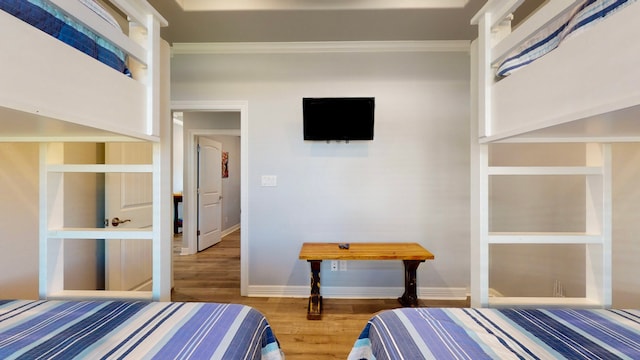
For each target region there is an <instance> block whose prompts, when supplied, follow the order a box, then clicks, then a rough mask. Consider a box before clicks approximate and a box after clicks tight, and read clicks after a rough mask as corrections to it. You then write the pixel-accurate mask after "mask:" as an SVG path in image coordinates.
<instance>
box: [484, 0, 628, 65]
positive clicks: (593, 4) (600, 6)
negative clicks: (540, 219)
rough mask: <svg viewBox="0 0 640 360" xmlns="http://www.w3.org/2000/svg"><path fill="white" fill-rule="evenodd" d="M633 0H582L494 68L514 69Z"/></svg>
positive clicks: (542, 54) (543, 53) (544, 53)
mask: <svg viewBox="0 0 640 360" xmlns="http://www.w3.org/2000/svg"><path fill="white" fill-rule="evenodd" d="M635 1H636V0H585V1H582V2H580V3H578V5H576V7H574V8H573V9H570V11H568V12H566V13H565V14H563V15H562V16H560V17H559V18H558V19H557V20H556V21H554V22H552V23H551V24H549V26H548V27H547V28H544V29H540V30H538V31H537V32H536V33H535V34H533V35H532V36H531V38H530V39H528V40H527V41H525V42H524V43H523V44H521V46H519V47H518V48H516V49H515V50H514V51H512V52H511V53H510V54H509V55H508V56H507V57H506V58H505V60H503V61H502V62H501V63H500V65H499V66H498V68H497V70H496V74H497V75H498V76H507V75H510V74H512V73H513V72H514V71H516V70H518V69H521V68H522V67H524V66H526V65H528V64H530V63H532V62H533V61H535V60H537V59H539V58H541V57H542V56H544V55H546V54H548V53H549V52H551V51H552V50H554V49H556V48H557V47H558V46H560V44H561V43H562V42H563V41H564V40H566V39H567V38H568V37H569V36H570V35H573V34H575V33H576V32H577V31H578V30H582V29H585V28H586V27H588V26H590V25H593V24H596V23H597V22H599V21H600V20H602V19H604V18H606V17H607V16H609V15H611V14H613V13H615V12H617V11H619V10H622V9H623V8H624V7H626V6H627V5H629V4H631V3H633V2H635Z"/></svg>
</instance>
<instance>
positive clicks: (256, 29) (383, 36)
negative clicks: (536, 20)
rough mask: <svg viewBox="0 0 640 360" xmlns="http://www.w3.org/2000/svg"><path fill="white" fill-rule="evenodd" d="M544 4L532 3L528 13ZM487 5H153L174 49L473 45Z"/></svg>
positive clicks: (379, 0) (288, 0)
mask: <svg viewBox="0 0 640 360" xmlns="http://www.w3.org/2000/svg"><path fill="white" fill-rule="evenodd" d="M542 1H543V0H527V2H525V5H524V6H523V7H521V8H522V9H523V10H522V12H525V11H526V9H528V8H530V7H531V6H537V5H535V4H536V3H537V4H539V3H541V2H542ZM484 2H485V1H484V0H149V3H151V5H153V6H154V7H155V8H156V9H157V10H158V11H159V12H160V13H161V14H162V15H163V16H164V17H165V18H166V19H167V20H168V22H169V27H167V28H163V29H162V37H163V38H164V39H165V40H167V41H168V42H169V43H193V42H196V43H201V42H303V41H393V40H471V39H474V38H475V37H476V33H477V31H476V28H475V26H471V25H470V24H469V20H470V19H471V17H472V16H473V15H474V14H475V13H476V12H477V11H478V10H479V9H480V8H481V7H482V5H483V4H484ZM529 4H533V5H529ZM185 9H186V10H185ZM517 18H518V15H517V14H516V19H517Z"/></svg>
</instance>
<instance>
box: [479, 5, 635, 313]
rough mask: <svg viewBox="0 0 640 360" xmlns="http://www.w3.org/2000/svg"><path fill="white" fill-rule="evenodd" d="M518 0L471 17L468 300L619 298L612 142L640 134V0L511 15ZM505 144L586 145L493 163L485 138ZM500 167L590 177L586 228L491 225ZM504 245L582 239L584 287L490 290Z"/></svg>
mask: <svg viewBox="0 0 640 360" xmlns="http://www.w3.org/2000/svg"><path fill="white" fill-rule="evenodd" d="M522 3H523V0H489V1H487V2H486V4H485V5H484V6H483V7H482V9H481V10H480V11H479V12H478V13H477V14H476V15H475V16H474V17H473V18H472V19H471V24H473V25H477V26H478V38H477V39H476V40H475V41H473V42H472V44H471V64H472V65H471V105H472V106H471V109H472V112H471V113H472V116H471V134H472V135H471V189H472V190H471V289H470V290H471V304H472V306H474V307H503V308H504V307H513V306H527V307H574V308H575V307H580V308H583V307H596V308H608V307H611V305H612V279H611V276H612V270H611V269H612V246H611V241H612V239H611V237H612V205H611V200H612V195H611V194H612V188H611V187H612V165H611V163H612V154H611V143H615V142H638V141H639V140H640V122H638V121H637V117H638V115H640V87H638V86H637V84H638V83H640V71H638V70H637V63H638V61H640V58H639V57H640V52H638V45H637V40H636V39H637V37H638V36H639V35H640V26H638V22H637V19H638V18H640V3H639V2H638V1H635V0H557V1H547V2H544V3H543V4H542V5H540V6H539V7H538V8H537V9H536V10H535V11H534V12H533V13H532V14H529V15H528V16H527V17H526V18H524V19H523V20H522V21H518V23H517V24H516V26H512V22H513V21H514V17H513V14H514V13H517V10H518V8H519V6H520V5H521V4H522ZM518 20H519V19H518ZM503 143H508V145H509V146H514V147H517V146H522V147H523V148H524V146H525V144H550V143H555V144H559V143H563V144H567V143H573V144H577V145H581V146H584V149H585V150H584V151H585V155H584V157H585V162H584V164H581V165H578V166H576V165H575V164H571V165H568V166H539V165H531V166H529V165H527V166H497V165H495V164H493V163H492V162H491V153H490V150H489V149H490V148H491V149H494V148H496V147H495V144H503ZM492 146H493V147H492ZM499 176H504V178H503V179H506V178H507V177H511V178H515V177H518V176H581V177H583V178H584V181H585V195H584V203H585V206H586V208H585V209H584V214H585V220H584V222H585V228H584V231H579V232H575V231H574V232H571V231H566V232H562V231H561V232H544V231H540V232H494V231H492V230H493V229H492V228H491V218H490V213H491V211H492V210H491V209H492V204H493V203H492V201H491V199H492V195H491V193H490V191H491V190H490V186H491V185H490V184H491V182H492V179H494V177H499ZM494 201H495V200H494ZM503 244H504V245H509V246H518V245H537V246H547V245H551V246H553V245H571V246H578V247H582V248H581V249H584V253H585V267H586V268H585V272H584V274H583V275H582V276H583V278H584V286H585V294H584V296H580V297H571V298H570V297H550V296H535V297H529V298H518V297H512V298H505V297H502V296H500V294H497V295H496V296H493V293H492V290H491V288H490V285H489V281H490V274H489V273H490V269H491V262H490V253H491V249H492V246H494V245H503ZM581 251H582V250H581Z"/></svg>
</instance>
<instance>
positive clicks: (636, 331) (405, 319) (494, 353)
mask: <svg viewBox="0 0 640 360" xmlns="http://www.w3.org/2000/svg"><path fill="white" fill-rule="evenodd" d="M360 359H367V360H373V359H377V360H384V359H411V360H417V359H474V360H476V359H640V310H604V309H581V310H578V309H547V310H544V309H487V308H482V309H454V308H403V309H396V310H388V311H384V312H381V313H379V314H378V315H376V316H374V317H373V318H372V319H371V320H370V321H369V322H368V324H367V325H366V327H365V328H364V330H363V331H362V333H361V335H360V337H359V338H358V340H357V341H356V343H355V344H354V347H353V349H352V351H351V353H350V354H349V360H360Z"/></svg>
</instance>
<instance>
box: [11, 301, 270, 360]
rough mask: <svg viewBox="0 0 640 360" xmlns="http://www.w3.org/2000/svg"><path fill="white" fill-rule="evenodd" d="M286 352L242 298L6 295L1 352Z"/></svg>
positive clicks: (107, 355)
mask: <svg viewBox="0 0 640 360" xmlns="http://www.w3.org/2000/svg"><path fill="white" fill-rule="evenodd" d="M125 358H126V359H136V360H137V359H234V360H235V359H263V360H272V359H273V360H276V359H283V355H282V354H281V351H280V347H279V344H278V342H277V340H276V338H275V336H274V334H273V332H272V330H271V328H270V326H269V324H268V322H267V320H266V319H265V317H264V316H263V315H262V314H261V313H260V312H258V311H257V310H255V309H253V308H251V307H248V306H244V305H238V304H216V303H168V302H126V301H44V300H38V301H31V300H29V301H27V300H0V359H65V360H67V359H125Z"/></svg>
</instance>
